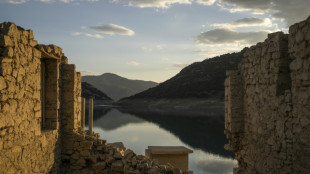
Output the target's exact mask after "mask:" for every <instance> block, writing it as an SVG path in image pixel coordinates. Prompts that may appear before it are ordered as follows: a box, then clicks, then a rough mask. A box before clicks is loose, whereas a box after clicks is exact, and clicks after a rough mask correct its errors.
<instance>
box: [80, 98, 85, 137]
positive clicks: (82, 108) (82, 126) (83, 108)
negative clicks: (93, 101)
mask: <svg viewBox="0 0 310 174" xmlns="http://www.w3.org/2000/svg"><path fill="white" fill-rule="evenodd" d="M81 128H82V130H83V131H84V130H85V98H82V107H81Z"/></svg>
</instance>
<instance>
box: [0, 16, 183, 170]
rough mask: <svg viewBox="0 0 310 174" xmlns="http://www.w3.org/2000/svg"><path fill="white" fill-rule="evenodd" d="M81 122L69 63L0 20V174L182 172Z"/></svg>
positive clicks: (77, 82) (76, 80) (77, 83)
mask: <svg viewBox="0 0 310 174" xmlns="http://www.w3.org/2000/svg"><path fill="white" fill-rule="evenodd" d="M81 127H82V126H81V74H80V73H79V72H76V70H75V65H72V64H68V59H67V57H66V56H64V54H63V53H62V49H61V48H59V47H57V46H55V45H40V44H38V43H37V41H36V40H34V36H33V31H32V30H24V29H23V28H21V27H18V26H16V25H15V24H13V23H10V22H5V23H2V24H0V173H6V174H17V173H31V174H32V173H74V174H78V173H87V174H88V173H103V174H110V173H113V174H117V173H124V174H143V173H148V174H157V173H171V174H172V173H173V174H178V173H182V171H181V170H180V169H178V168H175V167H173V166H172V165H169V164H167V165H158V163H157V162H156V161H153V160H150V159H149V158H147V157H145V156H142V155H136V154H135V153H134V152H133V151H132V150H130V149H127V150H126V148H124V147H122V146H120V145H117V144H107V143H106V141H104V140H101V139H100V138H99V134H94V133H93V132H89V133H88V134H87V133H86V132H85V131H84V130H83V129H82V128H81ZM183 173H187V172H183Z"/></svg>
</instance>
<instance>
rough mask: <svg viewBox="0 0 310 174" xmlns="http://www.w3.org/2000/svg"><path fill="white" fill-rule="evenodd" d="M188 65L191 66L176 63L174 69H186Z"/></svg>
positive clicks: (173, 65)
mask: <svg viewBox="0 0 310 174" xmlns="http://www.w3.org/2000/svg"><path fill="white" fill-rule="evenodd" d="M188 65H189V64H182V63H174V64H172V67H174V68H178V69H181V68H184V67H186V66H188Z"/></svg>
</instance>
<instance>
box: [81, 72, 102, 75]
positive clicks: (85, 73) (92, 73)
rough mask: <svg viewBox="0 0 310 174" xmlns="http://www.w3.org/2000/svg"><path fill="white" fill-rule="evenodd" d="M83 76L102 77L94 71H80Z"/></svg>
mask: <svg viewBox="0 0 310 174" xmlns="http://www.w3.org/2000/svg"><path fill="white" fill-rule="evenodd" d="M80 72H81V74H82V76H97V75H100V74H99V73H96V72H93V71H80Z"/></svg>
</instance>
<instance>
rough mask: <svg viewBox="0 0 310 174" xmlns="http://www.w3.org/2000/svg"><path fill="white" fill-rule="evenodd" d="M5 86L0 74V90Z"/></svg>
mask: <svg viewBox="0 0 310 174" xmlns="http://www.w3.org/2000/svg"><path fill="white" fill-rule="evenodd" d="M6 87H7V85H6V82H5V79H4V78H3V76H0V90H3V89H5V88H6Z"/></svg>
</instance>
